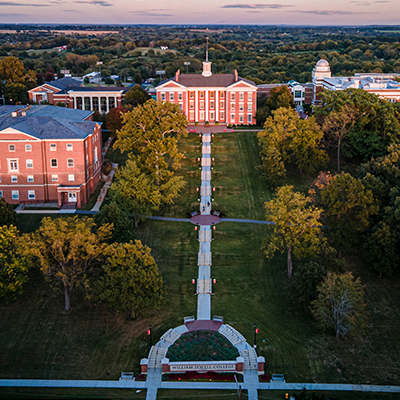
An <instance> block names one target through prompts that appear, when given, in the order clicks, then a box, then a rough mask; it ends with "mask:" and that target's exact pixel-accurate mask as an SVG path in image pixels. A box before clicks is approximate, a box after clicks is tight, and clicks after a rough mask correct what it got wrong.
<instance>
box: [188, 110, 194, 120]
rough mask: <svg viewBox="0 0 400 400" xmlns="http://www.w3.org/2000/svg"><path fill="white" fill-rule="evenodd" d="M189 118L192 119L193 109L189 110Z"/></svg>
mask: <svg viewBox="0 0 400 400" xmlns="http://www.w3.org/2000/svg"><path fill="white" fill-rule="evenodd" d="M189 119H191V120H193V119H194V111H189Z"/></svg>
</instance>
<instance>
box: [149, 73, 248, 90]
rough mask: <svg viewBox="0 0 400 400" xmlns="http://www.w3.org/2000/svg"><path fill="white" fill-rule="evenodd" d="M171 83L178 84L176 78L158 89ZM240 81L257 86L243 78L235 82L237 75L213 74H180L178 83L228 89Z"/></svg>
mask: <svg viewBox="0 0 400 400" xmlns="http://www.w3.org/2000/svg"><path fill="white" fill-rule="evenodd" d="M170 81H173V82H176V77H174V78H171V79H168V80H167V81H165V82H161V83H160V84H159V85H158V86H157V87H159V86H162V85H165V83H167V82H170ZM239 81H244V82H247V83H249V84H251V85H254V86H255V83H254V82H252V81H249V80H247V79H244V78H241V77H239V80H238V81H235V75H233V74H213V75H211V76H207V77H205V76H203V75H202V74H180V75H179V76H178V82H177V83H180V84H181V85H183V86H186V87H227V86H230V85H232V84H233V83H236V82H239Z"/></svg>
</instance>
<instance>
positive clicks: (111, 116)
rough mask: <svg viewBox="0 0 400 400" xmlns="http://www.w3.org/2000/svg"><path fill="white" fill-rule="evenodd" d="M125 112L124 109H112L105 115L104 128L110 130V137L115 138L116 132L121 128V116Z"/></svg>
mask: <svg viewBox="0 0 400 400" xmlns="http://www.w3.org/2000/svg"><path fill="white" fill-rule="evenodd" d="M127 112H128V110H127V109H126V108H125V107H114V108H112V109H111V110H110V111H109V112H108V113H107V114H106V127H107V129H108V130H110V132H111V136H113V137H116V136H117V131H119V130H120V129H121V128H122V115H123V114H125V113H127Z"/></svg>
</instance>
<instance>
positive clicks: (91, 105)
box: [90, 94, 93, 111]
mask: <svg viewBox="0 0 400 400" xmlns="http://www.w3.org/2000/svg"><path fill="white" fill-rule="evenodd" d="M90 111H93V95H92V94H91V95H90Z"/></svg>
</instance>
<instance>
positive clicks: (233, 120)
mask: <svg viewBox="0 0 400 400" xmlns="http://www.w3.org/2000/svg"><path fill="white" fill-rule="evenodd" d="M232 122H235V114H231V123H232Z"/></svg>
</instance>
